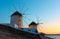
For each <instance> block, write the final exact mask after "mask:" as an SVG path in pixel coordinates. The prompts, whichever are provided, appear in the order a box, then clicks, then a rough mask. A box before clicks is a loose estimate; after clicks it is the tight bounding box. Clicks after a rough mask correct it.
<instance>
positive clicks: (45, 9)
mask: <svg viewBox="0 0 60 39" xmlns="http://www.w3.org/2000/svg"><path fill="white" fill-rule="evenodd" d="M14 7H16V9H15V8H14ZM9 9H10V10H9ZM22 9H23V10H22ZM11 10H12V11H11ZM16 10H18V11H19V12H23V13H25V14H30V15H26V16H27V17H28V18H30V19H32V20H31V21H36V16H37V17H38V19H41V21H42V22H43V23H45V25H46V24H49V25H50V24H54V25H55V24H57V25H58V24H59V23H60V0H0V23H9V22H10V15H11V14H12V13H13V12H15V11H16ZM25 10H26V11H25ZM24 11H25V12H24ZM25 20H26V21H27V22H31V21H29V20H28V19H25ZM59 26H60V25H59Z"/></svg>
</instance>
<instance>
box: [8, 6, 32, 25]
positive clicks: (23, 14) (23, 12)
mask: <svg viewBox="0 0 60 39" xmlns="http://www.w3.org/2000/svg"><path fill="white" fill-rule="evenodd" d="M13 8H14V9H15V11H18V10H17V8H16V7H15V5H13ZM23 10H24V7H23V8H22V11H21V14H22V16H23V21H24V22H25V24H26V25H27V26H28V23H27V21H26V20H25V19H28V20H30V21H31V19H30V18H28V17H26V16H28V15H30V14H25V12H26V11H27V10H28V8H27V9H26V10H24V11H23ZM9 11H11V12H13V10H11V9H9ZM25 15H26V16H25Z"/></svg>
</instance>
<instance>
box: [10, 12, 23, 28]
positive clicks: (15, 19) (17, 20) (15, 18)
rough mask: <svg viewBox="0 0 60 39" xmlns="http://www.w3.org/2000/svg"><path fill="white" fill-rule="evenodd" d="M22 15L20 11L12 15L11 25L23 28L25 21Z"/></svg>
mask: <svg viewBox="0 0 60 39" xmlns="http://www.w3.org/2000/svg"><path fill="white" fill-rule="evenodd" d="M22 18H23V16H22V14H21V13H19V12H18V11H15V12H14V13H13V14H12V15H11V20H10V24H11V25H12V26H13V27H16V28H22V27H23V21H22Z"/></svg>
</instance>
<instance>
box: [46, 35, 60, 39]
mask: <svg viewBox="0 0 60 39" xmlns="http://www.w3.org/2000/svg"><path fill="white" fill-rule="evenodd" d="M46 36H47V37H50V38H54V39H60V35H46Z"/></svg>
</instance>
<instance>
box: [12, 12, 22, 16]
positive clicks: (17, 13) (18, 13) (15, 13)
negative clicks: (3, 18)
mask: <svg viewBox="0 0 60 39" xmlns="http://www.w3.org/2000/svg"><path fill="white" fill-rule="evenodd" d="M13 15H20V16H22V14H21V13H20V12H18V11H15V12H14V13H13V14H12V15H11V16H13Z"/></svg>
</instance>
